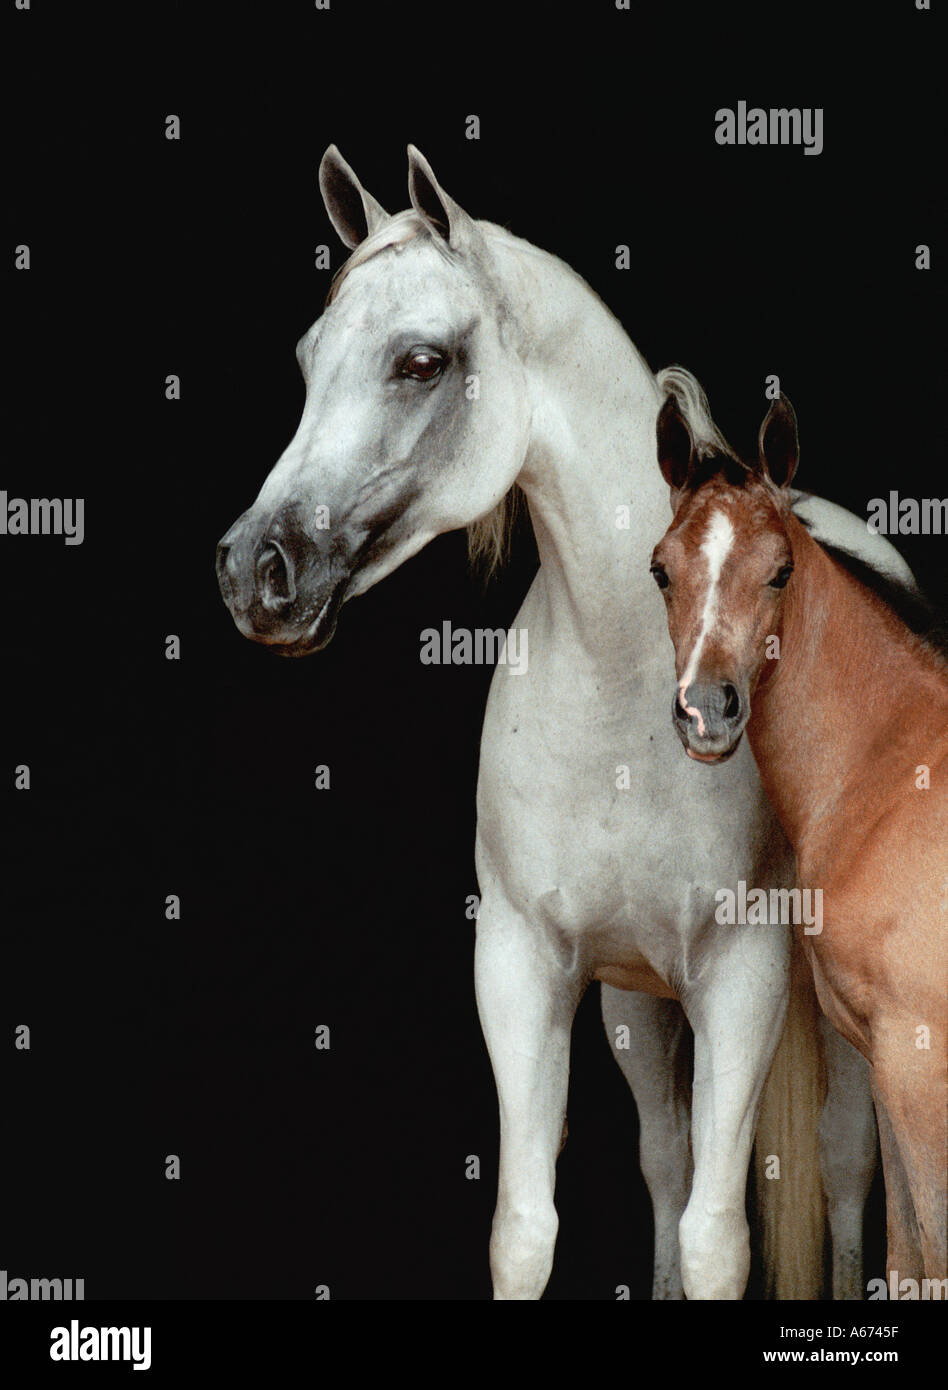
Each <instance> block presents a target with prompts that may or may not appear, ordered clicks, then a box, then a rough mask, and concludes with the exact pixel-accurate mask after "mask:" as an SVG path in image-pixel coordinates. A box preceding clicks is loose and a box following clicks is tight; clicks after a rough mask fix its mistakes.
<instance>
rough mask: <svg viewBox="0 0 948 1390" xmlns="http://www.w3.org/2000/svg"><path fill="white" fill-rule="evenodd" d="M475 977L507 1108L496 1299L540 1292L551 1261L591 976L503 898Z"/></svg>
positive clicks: (484, 928)
mask: <svg viewBox="0 0 948 1390" xmlns="http://www.w3.org/2000/svg"><path fill="white" fill-rule="evenodd" d="M474 979H475V988H476V991H477V1008H478V1012H479V1014H480V1019H481V1027H482V1028H483V1031H484V1039H485V1041H486V1043H487V1050H488V1052H489V1053H490V1060H491V1065H492V1066H493V1069H494V1080H495V1082H496V1084H497V1098H498V1102H499V1106H500V1169H499V1173H498V1181H497V1207H496V1210H495V1212H494V1225H493V1230H492V1233H491V1242H490V1263H491V1274H492V1276H493V1281H494V1298H495V1299H537V1298H539V1297H540V1295H541V1294H542V1293H543V1290H544V1288H545V1287H546V1283H547V1280H548V1279H549V1277H550V1270H551V1268H552V1266H553V1246H554V1243H555V1241H556V1231H557V1224H558V1222H557V1215H556V1209H555V1207H554V1205H553V1189H554V1184H555V1179H556V1159H557V1155H558V1153H559V1150H560V1146H561V1142H562V1137H563V1121H564V1119H565V1116H566V1092H567V1084H568V1081H569V1048H570V1032H571V1029H572V1025H573V1015H574V1013H575V1012H576V1005H577V1004H578V1002H579V998H580V995H581V994H582V991H583V988H584V986H585V983H586V980H585V977H581V976H580V975H579V973H578V972H575V971H570V970H569V969H567V968H566V967H565V966H564V963H563V961H562V960H561V959H560V958H559V956H558V954H557V952H556V951H555V949H554V948H553V946H552V944H551V942H550V941H549V940H548V939H547V937H546V936H545V935H544V933H543V931H542V928H539V927H537V928H533V927H532V926H531V924H530V923H528V922H527V921H526V920H525V919H524V918H523V917H522V916H521V915H520V914H519V913H517V912H515V911H514V910H513V909H512V908H510V907H509V906H508V905H507V904H506V903H503V902H500V901H498V899H497V898H496V897H494V898H493V899H491V898H485V899H484V900H483V901H482V903H481V907H480V912H479V914H478V921H477V948H476V951H475V957H474Z"/></svg>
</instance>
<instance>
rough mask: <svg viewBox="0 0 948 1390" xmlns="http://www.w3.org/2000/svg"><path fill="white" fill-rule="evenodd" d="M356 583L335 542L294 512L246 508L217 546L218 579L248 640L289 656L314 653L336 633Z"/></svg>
mask: <svg viewBox="0 0 948 1390" xmlns="http://www.w3.org/2000/svg"><path fill="white" fill-rule="evenodd" d="M348 580H349V570H348V566H347V565H346V564H345V563H344V561H343V560H342V557H341V556H340V555H339V554H338V553H335V552H334V551H333V549H332V547H331V545H330V542H329V541H328V539H327V540H326V541H325V542H324V543H323V544H320V541H319V540H318V539H314V537H313V536H311V535H309V534H308V533H307V532H306V531H305V530H304V528H303V526H302V525H301V524H300V520H299V517H298V516H297V514H296V513H295V512H294V511H293V510H283V511H280V512H277V513H274V514H273V515H271V516H269V517H260V516H255V514H254V509H253V508H251V509H250V511H248V512H245V513H244V515H243V516H242V517H240V519H239V520H238V521H236V522H235V523H234V525H233V526H232V527H231V528H230V530H229V531H228V532H227V534H226V536H224V537H222V539H221V541H220V543H219V545H218V547H217V582H218V584H219V586H220V591H221V594H222V596H223V599H224V602H225V603H226V604H227V607H228V608H229V609H230V612H231V615H232V617H233V619H234V622H235V623H236V624H237V626H238V628H239V629H240V631H241V632H242V633H243V634H244V636H245V637H249V638H250V639H251V641H253V642H263V643H266V645H267V646H270V647H273V648H274V650H275V651H278V652H279V653H280V654H281V655H282V656H306V655H307V654H308V653H309V652H313V651H318V649H319V648H320V647H324V646H325V645H326V643H327V642H328V641H329V639H330V638H331V637H332V635H333V632H334V631H335V627H336V619H337V617H338V614H339V609H340V607H341V606H342V602H343V599H344V598H345V592H346V585H347V583H348Z"/></svg>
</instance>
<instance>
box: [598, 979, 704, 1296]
mask: <svg viewBox="0 0 948 1390" xmlns="http://www.w3.org/2000/svg"><path fill="white" fill-rule="evenodd" d="M602 1021H603V1023H604V1025H605V1029H606V1037H607V1038H608V1040H609V1046H610V1050H611V1052H612V1055H613V1056H614V1057H615V1059H616V1061H617V1062H618V1063H619V1066H620V1068H621V1070H622V1074H623V1076H624V1077H625V1079H626V1081H627V1082H628V1083H629V1088H630V1090H631V1091H632V1094H633V1096H634V1097H635V1103H636V1105H637V1107H638V1112H639V1164H640V1166H641V1169H642V1176H643V1177H644V1178H645V1181H646V1184H647V1185H648V1190H649V1194H650V1196H651V1198H652V1210H653V1212H654V1216H655V1264H654V1268H653V1275H652V1297H653V1298H658V1299H675V1298H684V1289H683V1288H682V1283H681V1253H680V1247H679V1244H678V1224H679V1222H680V1221H681V1217H682V1213H683V1212H684V1210H685V1206H686V1205H687V1202H688V1194H689V1193H690V1191H691V1170H692V1165H691V1140H690V1137H689V1129H690V1126H691V1074H690V1062H691V1034H690V1030H689V1028H688V1023H687V1021H686V1019H685V1016H684V1013H683V1012H682V1008H681V1005H680V1004H678V1003H676V1001H675V1000H674V999H659V998H657V997H656V996H655V995H651V994H642V993H640V992H639V991H637V990H625V989H613V988H612V986H611V985H603V986H602ZM623 1024H624V1025H625V1026H626V1027H627V1028H628V1030H629V1046H628V1048H619V1047H617V1046H616V1028H617V1027H619V1026H620V1025H623Z"/></svg>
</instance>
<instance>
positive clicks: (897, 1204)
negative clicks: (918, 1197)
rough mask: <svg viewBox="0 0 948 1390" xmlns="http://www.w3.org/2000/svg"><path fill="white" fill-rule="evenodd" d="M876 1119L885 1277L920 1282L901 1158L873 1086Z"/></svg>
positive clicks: (920, 1266) (912, 1215)
mask: <svg viewBox="0 0 948 1390" xmlns="http://www.w3.org/2000/svg"><path fill="white" fill-rule="evenodd" d="M873 1089H874V1093H875V1101H876V1116H877V1118H878V1121H879V1147H880V1149H881V1150H882V1172H883V1176H884V1177H885V1222H886V1252H885V1267H886V1274H889V1273H890V1272H894V1273H895V1276H896V1280H897V1281H898V1280H899V1279H917V1280H921V1278H922V1276H923V1275H924V1273H925V1270H924V1266H923V1264H922V1247H921V1245H920V1243H919V1239H918V1226H917V1224H916V1221H915V1208H914V1207H913V1206H912V1194H911V1192H910V1191H909V1185H908V1177H907V1176H906V1172H905V1167H904V1165H903V1163H902V1155H901V1154H900V1153H899V1146H898V1144H897V1143H896V1140H895V1133H894V1131H893V1129H892V1122H891V1121H890V1119H889V1112H888V1110H887V1109H886V1107H885V1101H884V1100H883V1099H882V1096H881V1095H880V1094H879V1091H878V1087H874V1088H873Z"/></svg>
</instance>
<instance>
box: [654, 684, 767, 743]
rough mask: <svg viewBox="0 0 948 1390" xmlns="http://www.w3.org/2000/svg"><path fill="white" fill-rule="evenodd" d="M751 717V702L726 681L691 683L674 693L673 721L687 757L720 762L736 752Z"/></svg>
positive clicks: (745, 695) (744, 694)
mask: <svg viewBox="0 0 948 1390" xmlns="http://www.w3.org/2000/svg"><path fill="white" fill-rule="evenodd" d="M749 715H750V700H749V697H748V695H747V694H746V692H745V693H742V692H741V691H740V690H738V689H737V687H736V686H734V685H732V684H731V683H730V682H729V681H723V682H701V681H694V682H692V684H691V685H690V686H689V687H688V689H687V690H685V691H682V690H681V689H680V688H679V689H676V691H675V698H674V701H673V703H672V722H673V724H674V726H675V731H676V733H677V734H678V737H679V738H680V739H681V742H682V745H683V747H684V750H685V752H686V753H687V754H688V756H689V758H694V759H695V761H696V762H702V763H723V762H724V761H725V760H726V759H727V758H729V757H730V756H731V754H732V753H734V752H735V750H736V749H737V746H738V744H739V743H740V741H741V737H742V735H743V733H744V727H745V725H746V724H747V720H748V717H749Z"/></svg>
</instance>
